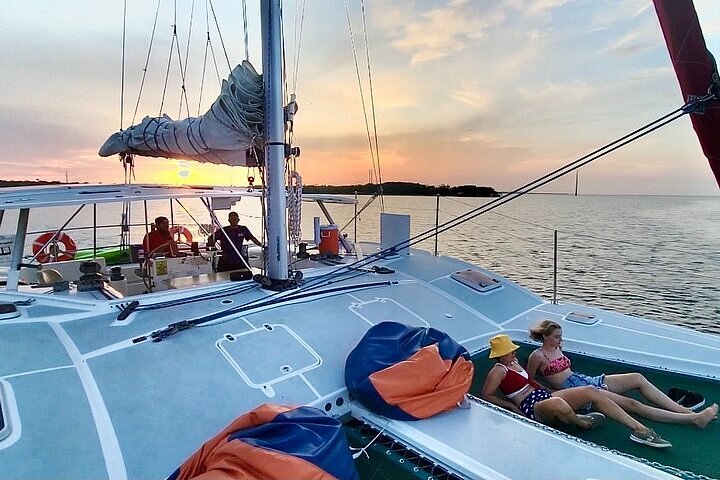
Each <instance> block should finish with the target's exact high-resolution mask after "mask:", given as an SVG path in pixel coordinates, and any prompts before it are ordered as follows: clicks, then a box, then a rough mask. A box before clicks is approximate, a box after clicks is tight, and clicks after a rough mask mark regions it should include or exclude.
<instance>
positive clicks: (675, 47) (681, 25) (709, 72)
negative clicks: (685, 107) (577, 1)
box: [653, 0, 720, 185]
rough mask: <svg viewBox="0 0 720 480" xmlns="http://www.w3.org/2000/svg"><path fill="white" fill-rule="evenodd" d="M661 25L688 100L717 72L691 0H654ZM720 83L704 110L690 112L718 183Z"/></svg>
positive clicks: (703, 91) (701, 92)
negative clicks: (713, 97) (719, 97)
mask: <svg viewBox="0 0 720 480" xmlns="http://www.w3.org/2000/svg"><path fill="white" fill-rule="evenodd" d="M653 2H654V3H655V10H656V11H657V15H658V19H659V20H660V27H661V28H662V31H663V35H664V36H665V43H667V46H668V50H669V51H670V59H671V60H672V64H673V67H674V68H675V73H676V75H677V77H678V81H679V82H680V90H682V94H683V97H684V101H685V102H687V101H688V100H690V99H691V98H692V97H702V96H704V95H706V94H707V93H708V88H709V87H710V86H711V85H712V84H713V74H717V71H716V67H715V65H714V61H713V59H712V57H711V56H710V54H709V52H708V50H707V47H706V46H705V39H704V38H703V34H702V30H701V29H700V22H699V21H698V17H697V13H696V12H695V7H694V6H693V2H692V0H653ZM715 81H716V82H717V77H715ZM719 90H720V85H717V84H716V85H715V94H716V96H715V99H714V100H712V101H711V102H710V103H708V104H706V106H705V111H704V113H693V114H691V115H690V119H691V120H692V124H693V128H694V129H695V133H696V134H697V136H698V139H699V140H700V145H701V147H702V150H703V153H704V154H705V156H706V157H707V158H708V161H709V162H710V168H712V171H713V173H714V174H715V180H717V182H718V185H720V99H718V95H720V91H719Z"/></svg>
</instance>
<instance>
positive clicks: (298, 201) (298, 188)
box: [288, 170, 303, 244]
mask: <svg viewBox="0 0 720 480" xmlns="http://www.w3.org/2000/svg"><path fill="white" fill-rule="evenodd" d="M288 183H289V187H290V191H289V194H288V224H289V225H288V226H289V230H290V240H292V242H293V243H294V244H297V243H298V242H300V240H302V187H303V184H302V177H301V176H300V174H299V173H298V172H296V171H294V170H293V171H292V172H291V173H290V181H289V182H288Z"/></svg>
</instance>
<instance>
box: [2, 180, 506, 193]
mask: <svg viewBox="0 0 720 480" xmlns="http://www.w3.org/2000/svg"><path fill="white" fill-rule="evenodd" d="M33 185H64V182H59V181H45V180H0V188H3V187H24V186H33ZM303 191H304V192H305V193H326V194H344V195H353V194H355V193H356V192H357V193H358V194H360V195H373V194H375V193H379V186H378V185H375V184H372V183H366V184H358V185H305V186H303ZM383 194H384V195H417V196H432V195H440V196H442V197H499V196H500V194H499V193H498V192H497V191H495V189H494V188H492V187H482V186H477V185H460V186H456V187H451V186H450V185H439V186H435V185H424V184H422V183H415V182H387V183H383Z"/></svg>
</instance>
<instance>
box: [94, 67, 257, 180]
mask: <svg viewBox="0 0 720 480" xmlns="http://www.w3.org/2000/svg"><path fill="white" fill-rule="evenodd" d="M262 125H263V80H262V76H261V75H260V74H258V73H257V72H256V71H255V69H254V68H253V66H252V65H251V64H250V62H247V61H243V63H242V64H241V65H238V66H236V67H235V68H234V69H233V71H232V72H231V73H230V76H229V77H228V79H227V80H223V83H222V88H221V90H220V96H219V97H218V98H217V100H215V102H214V103H213V104H212V106H211V107H210V109H209V110H208V111H207V113H205V114H204V115H202V116H200V117H192V118H186V119H184V120H172V119H171V118H170V117H168V116H167V115H163V116H162V117H145V118H144V119H143V121H142V122H140V123H139V124H137V125H133V126H131V127H129V128H128V129H126V130H122V131H119V132H117V133H114V134H112V135H111V136H110V138H108V139H107V141H106V142H105V143H104V144H103V146H102V147H100V151H99V154H100V156H101V157H108V156H110V155H114V154H116V153H132V154H137V155H143V156H149V157H166V158H182V159H188V160H197V161H199V162H209V163H217V164H225V165H234V166H238V165H239V166H244V165H247V164H248V163H250V164H252V160H250V161H248V159H247V156H246V154H245V152H246V150H248V149H249V148H251V147H254V146H255V147H257V146H260V147H261V146H262V142H261V136H262Z"/></svg>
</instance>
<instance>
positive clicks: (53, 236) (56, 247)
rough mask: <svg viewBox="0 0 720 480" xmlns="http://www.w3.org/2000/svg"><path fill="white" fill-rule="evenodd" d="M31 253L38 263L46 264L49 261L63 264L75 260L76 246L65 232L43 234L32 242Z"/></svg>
mask: <svg viewBox="0 0 720 480" xmlns="http://www.w3.org/2000/svg"><path fill="white" fill-rule="evenodd" d="M51 240H52V241H51ZM32 252H33V256H34V257H35V258H36V259H37V261H38V262H40V263H47V262H49V261H50V260H51V259H54V260H55V261H56V262H65V261H67V260H72V259H73V258H75V254H76V253H77V245H76V244H75V240H73V239H72V237H71V236H70V235H68V234H67V233H65V232H60V233H57V232H45V233H43V234H42V235H40V236H39V237H37V238H36V239H35V241H34V242H33V244H32Z"/></svg>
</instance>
